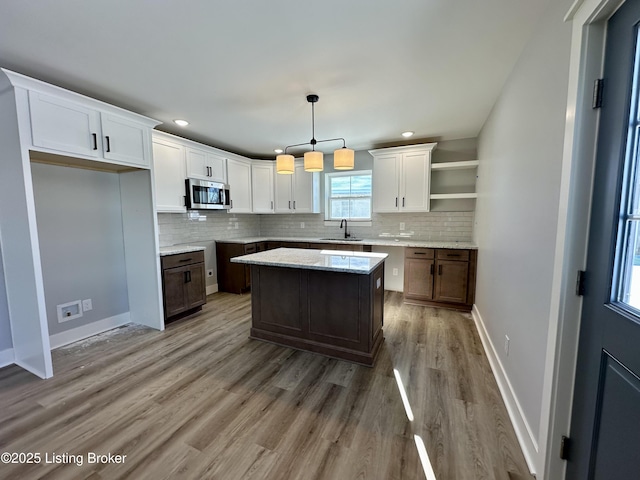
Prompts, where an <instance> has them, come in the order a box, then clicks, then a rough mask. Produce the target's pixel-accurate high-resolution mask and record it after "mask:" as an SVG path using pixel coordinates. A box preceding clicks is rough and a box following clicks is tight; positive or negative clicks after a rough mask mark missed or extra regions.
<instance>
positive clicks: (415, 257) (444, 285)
mask: <svg viewBox="0 0 640 480" xmlns="http://www.w3.org/2000/svg"><path fill="white" fill-rule="evenodd" d="M476 259H477V250H463V249H432V248H406V249H405V261H404V299H405V301H406V302H408V303H418V304H423V305H432V306H437V307H445V308H454V309H457V310H465V311H470V310H471V308H472V307H473V302H474V301H475V285H476Z"/></svg>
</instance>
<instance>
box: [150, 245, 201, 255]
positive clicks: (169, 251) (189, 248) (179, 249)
mask: <svg viewBox="0 0 640 480" xmlns="http://www.w3.org/2000/svg"><path fill="white" fill-rule="evenodd" d="M203 250H206V248H205V247H198V246H197V245H172V246H171V247H160V256H161V257H164V256H166V255H178V254H180V253H189V252H200V251H203Z"/></svg>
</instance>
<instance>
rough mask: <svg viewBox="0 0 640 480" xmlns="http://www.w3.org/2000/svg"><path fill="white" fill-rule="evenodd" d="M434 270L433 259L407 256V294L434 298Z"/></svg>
mask: <svg viewBox="0 0 640 480" xmlns="http://www.w3.org/2000/svg"><path fill="white" fill-rule="evenodd" d="M433 272H434V261H433V260H426V259H425V260H423V259H421V258H406V259H405V261H404V290H405V291H404V294H405V296H406V297H410V298H418V299H423V300H431V299H432V298H433Z"/></svg>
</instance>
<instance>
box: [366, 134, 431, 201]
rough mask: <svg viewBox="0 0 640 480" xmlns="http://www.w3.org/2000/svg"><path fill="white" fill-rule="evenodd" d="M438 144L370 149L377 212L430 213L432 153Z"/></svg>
mask: <svg viewBox="0 0 640 480" xmlns="http://www.w3.org/2000/svg"><path fill="white" fill-rule="evenodd" d="M436 145H437V144H436V143H427V144H422V145H411V146H408V147H394V148H382V149H378V150H370V151H369V153H371V155H373V211H374V212H376V213H384V212H428V211H429V185H430V184H429V178H430V172H431V152H432V151H433V149H434V148H435V147H436Z"/></svg>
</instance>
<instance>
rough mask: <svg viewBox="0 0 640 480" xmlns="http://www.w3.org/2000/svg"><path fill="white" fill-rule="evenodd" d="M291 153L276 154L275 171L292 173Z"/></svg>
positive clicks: (286, 173)
mask: <svg viewBox="0 0 640 480" xmlns="http://www.w3.org/2000/svg"><path fill="white" fill-rule="evenodd" d="M293 160H294V159H293V155H286V154H283V155H278V156H277V157H276V171H277V172H278V173H282V174H285V175H293V170H294V168H293Z"/></svg>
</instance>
